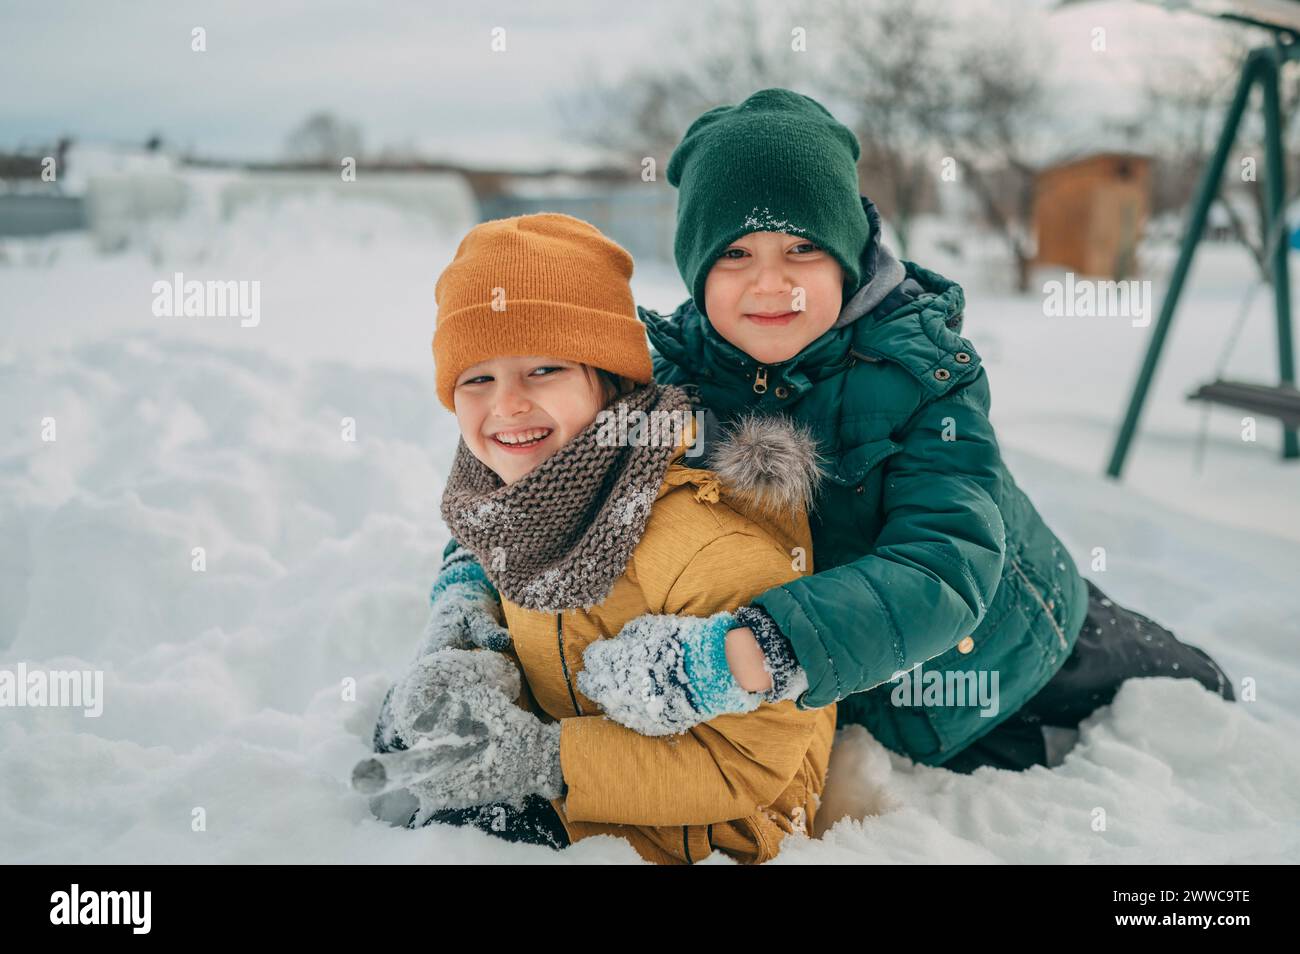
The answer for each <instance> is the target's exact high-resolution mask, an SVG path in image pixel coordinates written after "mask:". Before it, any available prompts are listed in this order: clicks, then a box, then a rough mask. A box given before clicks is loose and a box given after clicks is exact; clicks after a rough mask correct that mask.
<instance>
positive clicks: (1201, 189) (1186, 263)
mask: <svg viewBox="0 0 1300 954" xmlns="http://www.w3.org/2000/svg"><path fill="white" fill-rule="evenodd" d="M1271 53H1272V51H1271V50H1269V49H1267V48H1265V49H1259V50H1251V52H1250V54H1249V55H1248V56H1247V57H1246V62H1245V63H1244V64H1243V65H1242V68H1241V79H1240V80H1239V81H1238V82H1237V91H1236V93H1235V94H1234V95H1233V98H1232V105H1231V106H1229V107H1228V115H1227V119H1226V121H1225V122H1224V124H1223V132H1221V133H1220V134H1219V142H1218V144H1217V145H1216V146H1215V147H1214V156H1213V158H1211V159H1210V164H1209V165H1208V166H1207V167H1206V169H1205V174H1204V175H1203V176H1202V177H1201V184H1200V185H1199V186H1198V187H1197V191H1196V200H1195V202H1194V203H1193V206H1192V217H1191V219H1190V220H1189V222H1188V226H1187V233H1186V234H1185V235H1184V236H1183V242H1182V246H1181V247H1180V248H1179V250H1178V262H1177V264H1176V265H1175V266H1174V271H1173V275H1172V276H1171V277H1170V279H1169V289H1168V290H1167V291H1166V292H1165V299H1164V301H1163V302H1162V303H1161V305H1160V317H1159V318H1158V319H1157V320H1156V326H1155V329H1154V330H1153V331H1152V332H1151V343H1150V344H1149V345H1147V353H1146V357H1145V358H1144V359H1143V360H1142V368H1141V370H1140V371H1139V372H1138V378H1137V384H1136V385H1135V386H1134V388H1133V396H1132V397H1131V398H1129V404H1128V410H1127V411H1126V412H1125V414H1124V423H1123V424H1122V425H1121V426H1120V430H1119V436H1118V437H1117V438H1116V440H1115V448H1114V450H1112V451H1111V455H1110V463H1109V464H1108V465H1107V466H1106V474H1107V475H1108V476H1110V477H1115V478H1118V477H1119V476H1120V473H1121V471H1123V469H1124V459H1125V457H1127V456H1128V448H1129V444H1130V443H1132V441H1133V435H1134V433H1135V432H1136V431H1137V423H1138V417H1139V416H1140V415H1141V414H1142V404H1143V402H1144V401H1146V396H1147V389H1148V388H1149V387H1150V386H1151V379H1152V377H1154V375H1155V370H1156V362H1157V361H1159V360H1160V349H1161V348H1162V347H1164V343H1165V335H1166V334H1167V333H1168V331H1169V324H1170V322H1171V321H1172V319H1173V316H1174V307H1175V306H1176V305H1177V304H1178V296H1179V295H1180V294H1182V290H1183V282H1184V281H1186V279H1187V273H1188V271H1189V270H1190V269H1191V265H1192V257H1193V255H1194V254H1195V252H1196V245H1197V243H1198V242H1200V240H1201V233H1203V232H1204V231H1205V219H1206V217H1207V216H1208V215H1209V212H1210V205H1211V203H1213V202H1214V196H1215V195H1216V194H1217V193H1218V191H1219V180H1220V179H1221V178H1222V177H1223V169H1224V166H1226V165H1227V163H1228V153H1229V151H1230V150H1231V149H1232V144H1233V142H1234V141H1235V140H1236V138H1237V127H1238V125H1239V124H1240V123H1241V114H1242V112H1243V111H1244V110H1245V108H1246V102H1247V100H1248V99H1249V98H1250V88H1251V86H1252V85H1253V84H1254V82H1255V77H1256V74H1257V73H1259V71H1260V69H1261V63H1262V62H1263V61H1264V59H1265V58H1267V57H1269V56H1270V55H1271Z"/></svg>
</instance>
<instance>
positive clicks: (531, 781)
mask: <svg viewBox="0 0 1300 954" xmlns="http://www.w3.org/2000/svg"><path fill="white" fill-rule="evenodd" d="M415 724H416V725H417V726H418V727H419V728H420V729H421V730H422V731H423V732H426V733H427V734H425V735H423V736H422V738H421V739H420V740H419V742H418V743H417V744H416V745H414V746H412V747H411V748H410V749H408V750H406V751H402V752H391V753H387V754H381V755H376V756H373V757H371V758H368V759H364V760H362V761H361V762H359V763H357V765H356V767H355V768H354V769H353V771H352V786H353V788H355V789H356V790H357V791H360V792H362V793H364V794H367V795H371V796H381V795H384V794H386V793H390V792H393V791H396V790H398V789H401V788H405V789H406V790H407V791H409V792H410V793H411V794H412V795H413V796H414V797H415V798H416V799H418V800H419V808H420V810H419V812H418V813H417V815H415V816H413V817H412V818H411V823H412V826H413V827H418V826H419V825H420V824H422V822H423V820H424V819H427V818H428V817H429V815H431V814H432V813H433V812H435V811H437V810H439V809H444V808H469V807H472V806H474V805H482V804H484V803H486V802H493V801H501V800H506V799H514V798H522V797H523V796H525V795H530V794H537V795H541V796H543V797H544V798H558V797H559V796H560V795H562V794H563V792H564V778H563V775H562V773H561V770H560V723H558V722H555V723H549V724H548V723H543V722H542V721H541V720H540V719H538V718H537V716H535V715H534V714H533V713H531V712H528V711H527V710H525V709H521V708H519V707H518V706H517V705H515V703H514V700H513V698H511V697H510V696H507V695H506V694H505V693H503V692H501V691H500V690H499V689H498V688H497V687H495V686H492V685H487V684H479V685H470V686H465V687H462V688H461V689H456V690H448V691H446V692H442V693H440V694H438V695H437V696H435V697H434V698H433V699H432V700H431V701H430V703H429V705H428V706H427V708H426V709H425V710H424V711H423V712H422V713H420V715H419V716H418V717H417V718H416V720H415Z"/></svg>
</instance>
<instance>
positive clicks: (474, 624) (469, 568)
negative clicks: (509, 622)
mask: <svg viewBox="0 0 1300 954" xmlns="http://www.w3.org/2000/svg"><path fill="white" fill-rule="evenodd" d="M502 623H503V617H502V613H501V600H500V597H499V596H498V595H497V591H496V588H495V587H493V586H492V584H491V583H490V582H489V581H488V578H487V574H486V573H484V572H483V567H482V566H480V565H479V563H478V561H477V560H475V559H474V555H473V554H472V553H470V551H469V550H466V549H464V548H463V547H462V548H460V549H457V550H455V551H453V552H452V554H451V556H449V557H447V559H446V561H445V562H444V563H443V564H442V569H441V570H439V571H438V578H437V579H436V580H434V583H433V588H432V590H430V592H429V619H428V622H426V623H425V624H424V633H423V635H421V637H420V648H419V651H418V653H417V656H424V655H428V654H429V653H435V652H437V651H438V650H440V649H471V648H473V647H476V646H477V647H479V648H481V649H491V650H493V651H495V652H501V651H502V650H504V649H506V648H507V647H508V646H509V645H510V632H509V630H507V629H506V628H505V626H503V625H502Z"/></svg>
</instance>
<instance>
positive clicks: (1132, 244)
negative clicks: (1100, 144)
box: [1033, 152, 1151, 279]
mask: <svg viewBox="0 0 1300 954" xmlns="http://www.w3.org/2000/svg"><path fill="white" fill-rule="evenodd" d="M1150 173H1151V160H1150V158H1149V157H1148V156H1143V155H1139V154H1136V153H1125V152H1104V153H1096V154H1094V155H1089V156H1082V157H1077V158H1072V159H1070V160H1068V161H1063V162H1058V163H1056V164H1054V165H1051V166H1048V167H1047V168H1044V169H1043V170H1041V171H1040V172H1039V173H1038V175H1037V177H1036V179H1035V183H1034V212H1033V223H1034V232H1035V235H1036V238H1037V249H1038V250H1037V255H1036V256H1035V259H1034V264H1036V265H1057V266H1064V267H1065V268H1068V269H1070V270H1071V271H1074V272H1076V273H1078V274H1080V275H1098V276H1105V277H1107V278H1113V279H1119V278H1125V277H1127V276H1129V275H1131V274H1132V273H1133V271H1134V270H1135V268H1136V253H1137V245H1138V242H1139V240H1140V239H1141V237H1142V230H1143V227H1144V226H1145V224H1146V221H1147V217H1148V215H1149V214H1150V208H1151V199H1150V195H1151V183H1150Z"/></svg>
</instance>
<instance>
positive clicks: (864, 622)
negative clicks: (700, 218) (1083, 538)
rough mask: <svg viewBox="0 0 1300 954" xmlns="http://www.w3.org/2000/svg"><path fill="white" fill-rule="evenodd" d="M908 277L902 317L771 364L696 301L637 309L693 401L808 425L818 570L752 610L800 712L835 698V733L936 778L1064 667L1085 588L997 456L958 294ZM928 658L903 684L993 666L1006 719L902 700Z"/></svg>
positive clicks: (671, 374)
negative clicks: (768, 627) (795, 692)
mask: <svg viewBox="0 0 1300 954" xmlns="http://www.w3.org/2000/svg"><path fill="white" fill-rule="evenodd" d="M903 265H904V267H905V269H906V272H907V275H908V276H909V277H910V278H913V279H915V280H916V281H917V282H919V283H920V285H921V287H922V289H923V291H922V293H921V294H919V295H918V296H917V297H916V298H915V299H913V300H911V301H907V302H905V303H903V304H901V305H899V306H897V307H895V304H896V303H897V302H898V301H899V300H900V299H897V298H895V299H894V301H893V303H890V302H887V303H886V304H885V305H884V306H882V307H881V308H877V309H876V310H875V311H873V312H871V313H868V314H866V315H864V316H862V317H860V318H858V319H857V320H856V321H853V322H852V323H850V324H848V325H846V326H844V327H841V328H832V329H831V330H829V331H827V332H826V333H825V334H823V335H822V336H821V337H819V338H817V339H816V340H815V341H813V342H812V343H810V344H809V345H808V346H807V347H806V348H805V349H804V350H803V351H802V352H800V353H799V354H798V355H796V356H795V357H793V358H791V359H789V360H788V361H783V362H780V363H778V364H771V365H762V364H759V363H758V362H756V361H755V360H754V359H753V358H751V357H749V356H748V355H747V354H745V353H744V352H742V351H741V350H739V349H738V348H736V347H735V346H734V345H732V344H731V343H729V342H728V341H726V340H725V339H724V338H722V337H721V336H720V335H718V334H717V333H716V332H715V331H714V329H713V327H712V325H710V323H709V321H708V319H707V318H705V317H704V316H703V315H701V314H700V312H699V311H698V310H697V309H696V308H695V306H694V303H693V302H691V301H687V302H686V303H684V304H683V305H682V306H681V307H679V308H678V309H677V310H676V311H675V312H674V313H673V314H672V315H671V316H663V315H660V314H658V313H656V312H653V311H649V310H647V309H644V308H638V313H639V315H640V317H641V320H642V322H643V323H644V324H645V326H646V330H647V332H648V334H649V337H650V341H651V344H652V345H653V346H654V349H655V351H656V354H655V355H654V365H655V379H656V381H658V382H659V383H661V384H676V385H679V386H686V387H688V389H692V388H693V389H697V390H698V394H699V398H700V402H701V404H703V405H704V406H706V407H708V408H711V409H712V410H713V411H715V412H716V413H717V414H718V415H719V417H720V418H721V419H722V420H723V421H727V420H731V419H734V418H735V417H737V416H738V415H741V414H743V413H747V412H754V411H757V412H760V413H769V414H787V415H789V416H790V417H792V418H794V419H796V420H797V421H800V422H803V423H805V424H807V425H808V426H809V427H810V428H811V430H812V432H813V434H814V435H815V436H816V438H817V440H818V442H819V444H820V446H821V452H822V454H823V456H824V457H825V458H826V459H827V462H828V463H827V471H828V473H827V477H826V479H824V480H823V481H822V484H821V488H820V491H819V495H818V498H817V501H816V509H815V512H814V513H813V514H811V515H810V517H811V521H812V532H813V566H814V569H815V571H816V572H815V574H814V575H812V576H805V577H801V578H799V579H797V580H794V581H792V582H790V583H785V584H782V585H781V586H778V587H775V588H773V589H771V590H768V591H767V592H765V593H763V594H762V595H761V596H760V597H758V598H757V599H755V600H754V601H753V602H754V604H755V605H757V606H761V607H762V608H763V609H764V610H766V611H767V612H768V613H769V614H770V615H771V616H772V618H773V619H774V620H775V621H776V623H777V625H778V626H779V627H780V629H781V631H782V632H783V633H784V634H785V636H786V637H787V638H788V639H789V640H790V643H791V645H792V646H793V649H794V652H795V655H796V656H797V657H798V660H799V663H800V665H802V666H803V668H804V670H805V671H806V672H807V674H808V683H809V688H808V690H807V691H806V692H804V693H803V694H802V695H801V696H800V697H799V699H798V702H797V704H798V705H799V707H800V708H814V707H818V706H824V705H827V704H828V703H831V702H838V703H839V718H838V722H839V724H841V725H843V724H846V723H856V724H861V725H864V726H866V727H867V729H868V730H869V731H870V732H871V733H872V735H873V736H874V737H875V738H876V739H877V740H879V741H880V742H881V743H882V744H884V745H886V746H888V747H889V748H891V749H894V750H895V751H898V752H901V753H903V754H906V755H908V756H910V757H912V758H913V759H914V760H916V761H918V762H923V763H926V764H935V765H937V764H942V763H943V762H944V761H946V760H947V759H949V758H951V757H952V756H953V755H955V754H956V753H957V752H959V751H961V750H962V749H963V748H965V747H966V746H968V745H970V743H971V742H973V741H975V740H976V739H978V738H979V737H980V736H982V735H984V734H985V733H987V732H988V731H989V730H991V729H992V728H993V727H994V726H996V725H997V724H998V723H999V722H1001V721H1002V720H1004V719H1005V718H1006V717H1007V716H1009V715H1010V714H1011V713H1012V712H1014V711H1015V710H1016V709H1017V708H1018V707H1019V706H1020V705H1021V704H1023V703H1024V702H1025V701H1026V700H1028V699H1029V698H1030V697H1031V696H1032V695H1034V693H1036V692H1037V691H1038V690H1039V689H1040V688H1042V687H1043V685H1044V684H1045V683H1046V682H1047V681H1048V680H1049V679H1050V678H1051V677H1052V676H1053V675H1054V674H1055V673H1056V671H1057V670H1058V669H1059V668H1060V667H1061V665H1062V664H1063V663H1064V661H1065V659H1066V657H1067V656H1068V655H1069V653H1070V651H1071V649H1072V648H1073V646H1074V642H1075V639H1076V637H1077V636H1078V633H1079V629H1080V627H1081V626H1082V624H1083V618H1084V613H1085V611H1086V609H1087V589H1086V585H1085V583H1084V581H1083V578H1082V577H1081V576H1080V575H1079V573H1078V571H1077V570H1076V568H1075V566H1074V562H1073V560H1072V558H1071V557H1070V556H1069V554H1068V553H1067V552H1066V549H1065V547H1064V546H1063V545H1062V544H1061V542H1060V541H1059V540H1058V539H1057V538H1056V537H1055V535H1053V533H1052V532H1051V530H1049V529H1048V527H1047V525H1046V524H1044V522H1043V520H1042V518H1041V517H1040V516H1039V515H1038V512H1037V511H1036V510H1035V509H1034V507H1033V505H1032V504H1031V503H1030V502H1029V500H1028V498H1027V497H1026V496H1025V494H1024V493H1023V492H1022V491H1021V490H1020V488H1019V487H1017V486H1016V483H1015V481H1014V480H1013V479H1012V477H1011V474H1010V473H1008V471H1007V469H1006V467H1005V466H1004V464H1003V462H1002V455H1001V453H1000V452H999V449H998V443H997V438H996V437H995V435H994V433H993V427H992V425H991V424H990V423H989V416H988V415H989V383H988V378H987V375H986V373H985V371H984V369H983V367H981V362H980V357H979V354H978V353H977V352H976V351H975V349H974V347H973V346H972V345H971V343H970V341H968V340H967V339H965V338H963V337H961V336H960V335H959V334H958V333H957V332H958V330H960V327H961V321H962V312H963V308H964V296H963V294H962V290H961V288H960V286H958V285H957V284H956V283H954V282H952V281H949V280H947V279H945V278H943V277H942V276H940V275H938V274H936V273H934V272H931V271H928V270H926V269H924V268H921V267H919V266H918V265H916V264H914V263H912V262H904V263H903ZM882 310H887V313H881V312H882ZM918 663H921V664H923V665H922V667H921V669H920V670H916V671H913V673H912V674H911V678H910V679H909V680H908V682H909V683H910V685H912V686H914V687H916V688H917V689H918V690H919V689H920V688H921V687H922V686H924V685H925V684H926V683H927V682H928V681H930V680H932V679H934V678H936V677H934V676H931V675H929V674H930V673H931V672H932V671H937V672H939V673H941V674H943V673H947V672H948V671H953V672H954V673H956V672H973V673H976V676H975V677H962V678H963V679H964V680H965V681H964V685H965V686H967V687H969V686H971V685H972V683H971V681H970V680H971V679H972V678H978V672H979V671H981V670H982V671H984V672H985V673H986V675H985V679H986V682H985V686H986V687H992V686H994V685H996V688H997V698H996V702H997V709H996V713H995V714H990V715H982V714H981V713H983V712H991V711H992V707H991V706H989V705H987V704H981V703H980V702H979V701H978V699H976V698H974V697H973V694H972V697H969V698H967V700H966V704H964V705H953V704H947V705H920V704H917V705H896V704H894V698H893V697H895V696H897V697H898V699H899V701H900V702H907V701H908V700H907V699H906V698H904V697H903V696H902V693H901V687H902V685H903V682H902V680H899V681H891V680H895V677H896V676H897V675H898V674H899V673H901V672H904V671H906V670H912V668H913V667H914V666H916V664H918ZM994 673H996V675H997V682H996V683H994V682H993V674H994ZM918 677H920V678H918ZM956 678H957V677H956V676H954V677H952V679H950V678H949V677H948V676H946V675H944V676H943V679H944V682H945V684H949V683H952V682H953V680H955V679H956ZM954 685H955V683H954ZM896 689H898V690H900V691H898V692H896V691H895V690H896ZM923 698H924V697H923V696H922V693H921V692H920V691H917V692H916V693H914V698H913V699H912V700H911V701H912V702H917V703H919V702H921V701H923ZM931 698H932V699H933V697H931ZM946 701H947V702H949V703H952V702H953V701H956V700H955V699H954V697H953V696H952V695H949V696H948V697H947V699H946Z"/></svg>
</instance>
